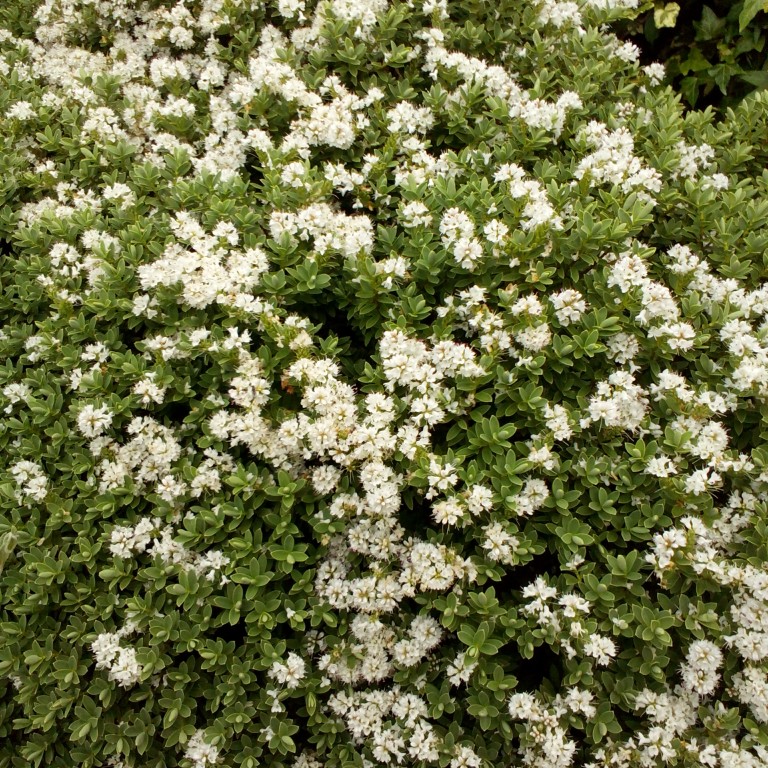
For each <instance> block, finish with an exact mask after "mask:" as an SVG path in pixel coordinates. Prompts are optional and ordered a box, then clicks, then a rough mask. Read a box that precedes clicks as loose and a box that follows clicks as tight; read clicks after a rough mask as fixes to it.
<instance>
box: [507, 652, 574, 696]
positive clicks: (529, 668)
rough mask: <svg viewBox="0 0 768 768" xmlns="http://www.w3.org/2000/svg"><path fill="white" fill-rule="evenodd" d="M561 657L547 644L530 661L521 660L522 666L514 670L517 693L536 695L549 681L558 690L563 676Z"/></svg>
mask: <svg viewBox="0 0 768 768" xmlns="http://www.w3.org/2000/svg"><path fill="white" fill-rule="evenodd" d="M561 665H562V660H561V658H560V656H559V655H558V654H557V653H556V652H555V651H554V650H552V648H550V646H548V645H547V644H546V643H545V644H544V645H540V646H539V647H538V648H536V649H535V650H534V652H533V657H532V658H530V659H520V665H519V666H518V667H517V668H516V669H515V670H514V673H515V677H517V686H516V687H515V692H516V693H526V692H528V693H534V692H536V691H538V690H539V689H540V688H541V685H542V683H543V682H544V680H547V681H548V682H549V683H550V684H551V685H552V687H553V688H554V689H555V690H557V689H558V688H559V686H560V680H561V679H562V676H563V670H562V666H561Z"/></svg>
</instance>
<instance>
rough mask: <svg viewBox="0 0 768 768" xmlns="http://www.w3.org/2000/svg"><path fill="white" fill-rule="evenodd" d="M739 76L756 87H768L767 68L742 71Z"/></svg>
mask: <svg viewBox="0 0 768 768" xmlns="http://www.w3.org/2000/svg"><path fill="white" fill-rule="evenodd" d="M739 77H740V78H741V79H742V80H744V81H745V82H747V83H749V84H750V85H754V86H755V87H756V88H768V70H765V69H754V70H749V71H747V72H742V73H741V74H740V75H739Z"/></svg>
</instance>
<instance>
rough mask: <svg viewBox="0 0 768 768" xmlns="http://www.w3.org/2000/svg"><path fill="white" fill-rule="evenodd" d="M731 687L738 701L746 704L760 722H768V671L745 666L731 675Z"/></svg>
mask: <svg viewBox="0 0 768 768" xmlns="http://www.w3.org/2000/svg"><path fill="white" fill-rule="evenodd" d="M733 687H734V690H735V692H736V695H737V696H738V698H739V701H740V702H741V703H742V704H745V705H746V706H748V707H749V708H750V710H751V712H752V714H753V715H754V716H755V719H756V720H757V721H758V722H760V723H768V672H766V670H765V669H761V668H760V667H754V666H747V667H745V668H744V669H743V670H742V671H741V672H737V673H736V674H735V675H734V676H733Z"/></svg>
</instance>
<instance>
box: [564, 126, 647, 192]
mask: <svg viewBox="0 0 768 768" xmlns="http://www.w3.org/2000/svg"><path fill="white" fill-rule="evenodd" d="M583 135H584V139H585V141H586V142H587V144H588V145H590V146H592V147H594V148H595V151H594V152H593V153H592V154H590V155H588V156H587V157H585V158H584V159H583V160H582V161H581V162H580V163H579V164H578V166H577V168H576V171H575V172H574V176H575V177H576V178H577V179H582V178H584V177H587V178H588V179H589V181H590V184H592V185H600V184H614V185H616V186H618V187H620V188H621V190H622V191H623V192H626V193H630V192H634V191H639V192H641V193H642V194H643V195H644V196H645V197H646V199H648V200H652V199H653V198H651V197H650V195H649V194H648V193H651V192H659V191H660V190H661V174H660V173H659V172H658V171H656V170H654V169H653V168H648V167H647V166H645V165H643V163H642V161H641V160H640V159H639V158H638V157H636V156H635V154H634V149H635V140H634V138H633V137H632V134H631V133H630V131H629V130H628V129H627V128H624V127H620V128H617V129H616V130H615V131H611V130H610V129H609V128H608V127H607V126H605V125H604V124H603V123H599V122H597V121H596V120H593V121H592V122H591V123H590V124H589V126H588V127H587V128H585V129H584V134H583Z"/></svg>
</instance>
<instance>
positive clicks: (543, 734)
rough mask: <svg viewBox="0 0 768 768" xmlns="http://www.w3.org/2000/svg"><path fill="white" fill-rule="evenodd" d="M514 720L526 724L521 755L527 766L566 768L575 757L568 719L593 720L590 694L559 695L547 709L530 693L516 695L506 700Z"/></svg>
mask: <svg viewBox="0 0 768 768" xmlns="http://www.w3.org/2000/svg"><path fill="white" fill-rule="evenodd" d="M509 714H510V716H511V717H512V719H513V720H523V721H525V724H526V726H525V733H524V736H523V737H522V739H521V742H522V744H521V753H522V758H523V761H524V763H525V764H526V765H532V766H536V767H537V768H568V766H570V765H571V764H572V762H573V757H574V755H575V754H576V743H575V742H574V741H571V740H570V739H568V734H567V727H568V725H567V722H566V723H565V724H564V723H563V721H564V720H565V721H567V720H568V717H569V715H571V714H580V715H584V716H585V717H587V718H591V717H594V716H595V714H596V709H595V707H594V705H593V704H592V694H591V693H590V692H589V691H586V690H584V689H579V688H570V689H569V690H568V693H566V694H565V696H562V695H560V694H558V695H557V696H556V697H555V698H554V700H553V701H552V703H551V704H549V705H548V706H547V705H546V704H545V703H543V702H542V701H541V700H540V699H539V698H538V697H537V696H535V695H534V694H532V693H515V694H513V695H512V696H511V697H510V700H509Z"/></svg>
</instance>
